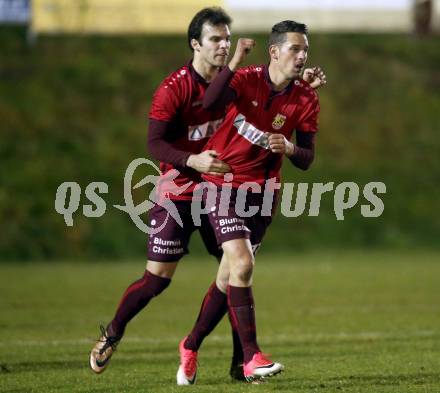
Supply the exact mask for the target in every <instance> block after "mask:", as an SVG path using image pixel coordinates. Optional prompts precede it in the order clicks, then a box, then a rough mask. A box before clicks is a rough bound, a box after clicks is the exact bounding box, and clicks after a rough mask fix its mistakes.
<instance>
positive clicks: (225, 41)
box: [194, 23, 231, 67]
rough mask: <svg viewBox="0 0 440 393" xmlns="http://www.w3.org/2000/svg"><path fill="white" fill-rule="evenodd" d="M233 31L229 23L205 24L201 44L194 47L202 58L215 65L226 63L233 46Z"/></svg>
mask: <svg viewBox="0 0 440 393" xmlns="http://www.w3.org/2000/svg"><path fill="white" fill-rule="evenodd" d="M230 39H231V33H230V31H229V27H228V26H227V25H217V26H213V25H211V24H210V23H205V24H203V28H202V35H201V37H200V45H197V46H196V48H195V49H194V50H195V51H198V54H199V55H200V56H201V58H202V59H203V60H204V61H205V62H207V63H208V64H210V65H212V66H214V67H221V66H224V65H225V64H226V61H227V59H228V55H229V49H230V47H231V41H230Z"/></svg>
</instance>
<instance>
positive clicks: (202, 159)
mask: <svg viewBox="0 0 440 393" xmlns="http://www.w3.org/2000/svg"><path fill="white" fill-rule="evenodd" d="M217 156H218V154H217V152H216V151H215V150H206V151H203V152H201V153H200V154H191V155H190V156H189V157H188V160H187V162H186V166H187V167H189V168H193V169H195V170H196V171H197V172H200V173H208V174H210V175H216V176H221V175H222V174H223V173H227V172H230V171H231V167H230V166H229V165H228V164H226V163H224V162H223V161H221V160H219V159H218V158H217Z"/></svg>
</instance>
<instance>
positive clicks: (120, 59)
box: [0, 27, 440, 260]
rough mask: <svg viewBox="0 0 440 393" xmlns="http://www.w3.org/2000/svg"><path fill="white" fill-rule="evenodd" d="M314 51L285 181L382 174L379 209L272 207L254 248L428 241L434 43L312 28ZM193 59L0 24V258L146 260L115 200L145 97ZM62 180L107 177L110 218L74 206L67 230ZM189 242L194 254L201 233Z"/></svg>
mask: <svg viewBox="0 0 440 393" xmlns="http://www.w3.org/2000/svg"><path fill="white" fill-rule="evenodd" d="M252 37H255V38H256V39H257V43H258V45H257V48H256V50H255V52H253V53H252V55H251V56H250V59H249V62H250V63H263V62H266V49H265V48H266V37H265V36H264V35H252ZM236 38H237V37H236ZM310 48H311V49H310V54H309V63H308V64H309V65H317V64H319V65H320V66H321V67H322V68H323V69H324V70H325V72H326V74H327V78H328V81H329V83H328V85H327V86H326V87H325V88H324V89H322V90H321V91H320V93H319V94H320V100H321V110H322V111H321V120H320V134H319V137H318V140H317V154H316V161H315V163H314V164H313V166H312V168H311V169H310V170H309V171H308V172H306V173H304V172H300V171H299V170H297V169H296V168H293V167H292V166H291V165H290V164H289V163H288V162H286V163H285V165H284V169H283V172H284V180H285V181H289V182H295V183H298V182H324V183H325V182H330V181H332V182H335V185H337V184H339V183H340V182H342V181H353V182H356V183H357V184H359V186H360V188H361V190H362V187H363V186H364V185H365V184H366V183H368V182H370V181H381V182H384V183H385V184H386V186H387V193H386V194H384V195H382V196H381V198H382V199H383V200H384V203H385V211H384V213H383V215H382V216H381V217H379V218H375V219H371V218H370V219H367V218H364V217H362V215H361V213H360V205H361V204H362V203H365V201H364V200H363V198H362V196H361V197H360V200H359V203H358V204H357V205H356V207H354V208H353V209H351V211H350V212H346V218H345V220H344V221H337V220H336V218H335V215H334V212H333V195H334V194H333V193H328V194H325V195H324V196H323V199H322V203H321V214H320V215H319V217H307V216H306V214H307V213H304V214H303V216H301V217H299V218H297V219H293V218H284V217H282V216H281V214H278V216H277V218H276V220H275V221H274V224H273V225H272V227H271V229H270V230H269V232H268V234H267V237H266V239H265V243H264V247H263V250H264V251H266V252H277V251H278V250H283V252H289V251H293V250H295V251H298V250H310V249H317V248H322V249H329V248H334V249H339V248H341V247H345V248H390V249H404V250H406V249H421V248H431V249H438V247H439V242H438V235H439V233H440V220H439V219H438V217H439V215H438V184H439V180H440V165H439V157H440V138H439V137H438V131H439V120H438V119H439V118H438V112H439V108H440V93H439V92H440V70H439V68H438V64H440V51H439V50H438V48H439V39H438V37H435V36H433V37H427V38H423V39H416V38H414V37H412V36H409V35H398V34H386V35H380V34H367V35H361V34H318V35H311V36H310ZM189 58H190V52H189V50H188V48H187V45H186V39H185V37H184V36H177V35H176V36H172V35H170V36H127V37H121V36H118V37H110V36H107V37H102V36H81V35H79V36H62V37H61V36H42V37H39V38H38V41H37V42H36V44H35V45H34V46H28V45H26V42H25V31H24V30H23V29H22V28H12V27H8V28H5V27H2V28H1V29H0V136H1V143H0V167H1V171H0V184H1V188H0V225H1V235H0V260H31V259H52V260H55V259H56V258H63V259H66V258H71V259H74V258H126V257H138V256H142V255H144V253H145V245H146V241H145V235H144V234H143V233H142V232H140V231H139V230H138V229H137V228H136V227H135V225H134V224H133V223H132V222H131V220H130V219H129V217H128V216H127V215H125V214H124V213H122V212H120V211H118V210H116V209H114V208H113V207H112V206H111V205H113V204H123V176H124V172H125V170H126V168H127V166H128V164H129V163H130V161H131V160H133V159H134V158H136V157H145V156H147V152H146V143H145V141H146V135H147V115H148V110H149V104H150V101H151V97H152V93H153V92H154V90H155V88H156V87H157V86H158V84H159V83H160V81H161V80H162V79H163V78H164V77H165V76H166V75H167V74H168V73H170V72H171V71H173V70H175V69H176V68H178V67H179V66H181V65H182V64H184V63H185V62H186V61H187V60H189ZM65 181H76V182H78V183H79V184H80V185H81V187H82V189H83V191H84V189H85V187H86V186H87V184H89V183H90V182H91V181H104V182H106V183H107V184H108V185H109V194H108V195H104V199H105V200H106V202H107V212H106V214H105V215H104V216H103V217H101V218H99V219H96V218H95V219H92V218H86V217H84V216H83V215H82V213H81V211H78V212H77V213H76V214H75V215H74V226H73V227H66V226H65V224H64V220H63V217H62V216H60V215H59V214H57V213H56V212H55V209H54V200H55V192H56V189H57V187H58V186H59V185H60V184H61V183H62V182H65ZM145 195H146V190H142V193H138V194H137V196H136V198H138V199H139V200H143V199H145ZM294 195H295V194H294ZM361 195H362V194H361ZM81 202H82V203H87V201H86V200H85V198H82V200H81ZM306 212H307V210H306ZM196 238H198V236H196ZM191 250H192V252H194V253H196V254H197V253H204V251H203V247H202V246H201V244H200V241H199V240H198V239H196V240H194V241H193V242H192V245H191ZM203 255H204V254H203Z"/></svg>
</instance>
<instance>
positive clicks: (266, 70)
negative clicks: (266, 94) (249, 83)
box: [263, 64, 295, 97]
mask: <svg viewBox="0 0 440 393" xmlns="http://www.w3.org/2000/svg"><path fill="white" fill-rule="evenodd" d="M263 75H264V79H265V81H266V83H267V85H268V86H269V89H270V97H274V96H281V95H283V94H288V93H289V92H290V90H292V89H293V86H295V84H294V81H293V80H291V81H290V83H289V84H288V85H287V86H286V87H285V88H284V89H283V90H281V91H276V90H274V89H273V85H272V81H271V80H270V75H269V64H264V65H263Z"/></svg>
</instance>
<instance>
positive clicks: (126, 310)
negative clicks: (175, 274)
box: [108, 270, 171, 336]
mask: <svg viewBox="0 0 440 393" xmlns="http://www.w3.org/2000/svg"><path fill="white" fill-rule="evenodd" d="M170 282H171V279H169V278H164V277H159V276H156V275H155V274H153V273H150V272H149V271H148V270H146V271H145V274H144V276H143V277H142V278H141V279H139V280H137V281H135V282H134V283H133V284H131V285H130V286H129V287H128V288H127V289H126V291H125V293H124V295H123V296H122V299H121V302H120V303H119V306H118V309H117V311H116V314H115V317H114V318H113V320H112V321H111V322H110V324H109V326H108V330H110V332H109V334H110V335H115V336H122V335H123V334H124V330H125V326H126V325H127V323H128V322H130V320H131V319H132V318H133V317H134V316H135V315H136V314H137V313H138V312H139V311H141V310H142V309H143V308H144V307H145V306H146V305H147V304H148V302H149V301H150V300H151V299H152V298H153V297H154V296H157V295H159V294H160V293H161V292H162V291H163V290H164V289H165V288H166V287H168V285H170Z"/></svg>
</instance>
